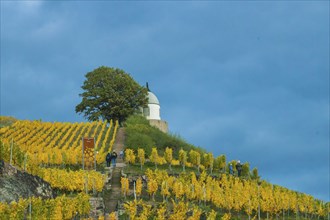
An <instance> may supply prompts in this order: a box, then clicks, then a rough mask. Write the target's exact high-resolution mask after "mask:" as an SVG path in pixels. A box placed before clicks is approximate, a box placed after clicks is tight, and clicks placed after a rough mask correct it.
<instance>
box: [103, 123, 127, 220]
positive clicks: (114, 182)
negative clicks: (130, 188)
mask: <svg viewBox="0 0 330 220" xmlns="http://www.w3.org/2000/svg"><path fill="white" fill-rule="evenodd" d="M124 140H125V130H124V128H119V129H118V132H117V135H116V140H115V143H114V145H113V149H112V150H114V151H116V153H117V154H118V158H117V163H116V166H115V167H112V166H111V167H107V168H106V175H107V178H108V179H107V180H108V181H107V182H106V185H105V191H104V195H103V198H104V205H105V217H106V219H108V218H107V216H109V214H110V213H112V212H117V211H118V201H120V200H121V183H120V179H121V176H122V169H123V168H124V167H125V166H126V164H125V163H124V161H123V159H122V158H120V156H119V152H120V151H121V150H124Z"/></svg>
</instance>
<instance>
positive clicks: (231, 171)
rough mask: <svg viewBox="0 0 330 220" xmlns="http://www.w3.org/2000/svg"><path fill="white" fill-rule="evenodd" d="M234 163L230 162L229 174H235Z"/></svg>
mask: <svg viewBox="0 0 330 220" xmlns="http://www.w3.org/2000/svg"><path fill="white" fill-rule="evenodd" d="M233 173H234V172H233V165H232V164H229V174H230V175H233Z"/></svg>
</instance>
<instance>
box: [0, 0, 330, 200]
mask: <svg viewBox="0 0 330 220" xmlns="http://www.w3.org/2000/svg"><path fill="white" fill-rule="evenodd" d="M0 64H1V89H0V91H1V96H0V97H1V108H0V110H1V112H0V114H1V115H7V116H14V117H16V118H18V119H28V120H35V119H42V120H43V121H69V122H79V121H85V119H84V118H83V116H82V115H78V114H76V113H75V106H76V105H78V104H79V103H80V101H81V97H79V94H80V93H82V89H81V86H82V84H83V82H84V80H85V74H86V73H87V72H90V71H93V70H94V69H96V68H98V67H100V66H108V67H115V68H120V69H123V70H124V71H125V72H127V73H129V74H130V75H131V76H132V77H133V78H134V79H135V80H136V81H137V82H138V83H139V84H140V85H145V83H146V82H148V83H149V88H150V90H151V91H152V92H153V93H154V94H155V95H156V96H157V97H158V99H159V101H160V105H161V118H162V119H163V120H165V121H167V122H168V124H169V129H170V133H172V134H175V135H179V136H180V137H182V138H183V139H185V140H186V141H187V142H189V143H191V144H194V145H196V146H200V147H202V148H204V149H206V150H207V151H209V152H212V153H213V154H214V155H215V156H218V155H220V154H225V155H226V157H227V161H230V160H241V162H249V163H250V167H251V169H252V168H254V167H257V168H258V170H259V175H260V176H261V177H262V178H263V179H265V180H267V181H269V182H271V183H273V184H278V185H281V186H284V187H287V188H289V189H292V190H296V191H299V192H304V193H307V194H310V195H313V196H314V197H315V198H318V199H322V200H324V201H329V200H330V199H329V185H330V183H329V1H279V2H275V1H157V2H151V1H3V0H2V1H1V63H0Z"/></svg>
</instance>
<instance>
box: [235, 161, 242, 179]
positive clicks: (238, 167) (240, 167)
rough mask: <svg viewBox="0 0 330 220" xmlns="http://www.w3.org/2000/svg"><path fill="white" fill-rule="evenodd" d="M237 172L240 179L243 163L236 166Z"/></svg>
mask: <svg viewBox="0 0 330 220" xmlns="http://www.w3.org/2000/svg"><path fill="white" fill-rule="evenodd" d="M236 170H237V174H238V177H240V176H241V172H242V164H241V161H239V160H238V161H237V164H236Z"/></svg>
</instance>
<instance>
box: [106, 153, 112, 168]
mask: <svg viewBox="0 0 330 220" xmlns="http://www.w3.org/2000/svg"><path fill="white" fill-rule="evenodd" d="M105 160H106V161H107V167H110V162H111V154H110V152H108V153H107V156H106V157H105Z"/></svg>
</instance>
